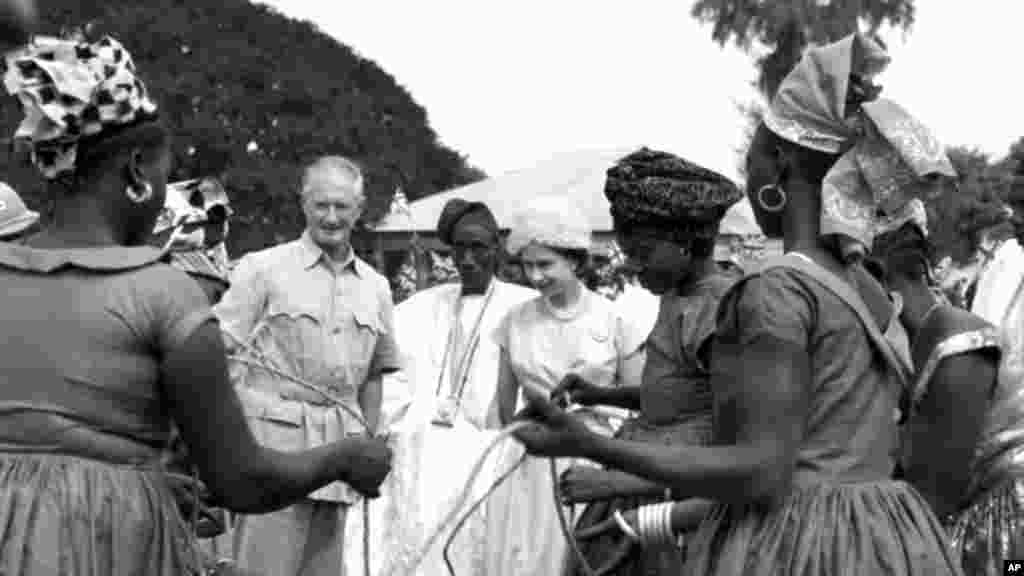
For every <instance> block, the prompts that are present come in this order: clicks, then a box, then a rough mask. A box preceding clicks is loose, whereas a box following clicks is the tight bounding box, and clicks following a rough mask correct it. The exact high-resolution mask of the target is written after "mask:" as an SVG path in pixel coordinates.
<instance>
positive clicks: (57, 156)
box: [0, 38, 390, 576]
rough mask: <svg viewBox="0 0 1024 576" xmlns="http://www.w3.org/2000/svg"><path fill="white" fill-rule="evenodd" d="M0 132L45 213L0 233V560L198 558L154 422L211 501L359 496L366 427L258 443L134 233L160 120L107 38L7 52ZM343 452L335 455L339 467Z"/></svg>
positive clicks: (51, 563) (51, 565) (155, 567)
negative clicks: (0, 298) (12, 236)
mask: <svg viewBox="0 0 1024 576" xmlns="http://www.w3.org/2000/svg"><path fill="white" fill-rule="evenodd" d="M4 85H5V87H6V89H7V91H8V92H9V93H10V94H12V95H14V96H16V97H17V98H18V100H19V101H20V103H21V105H22V109H23V111H24V113H25V119H24V120H23V121H22V123H21V125H20V126H19V127H18V130H17V133H16V137H18V138H24V139H27V140H28V141H29V142H30V143H31V146H32V159H33V161H34V163H35V165H36V167H37V168H38V169H39V171H40V173H41V174H42V176H43V177H44V178H46V179H47V180H50V181H51V182H52V184H53V189H54V191H55V192H57V194H58V196H57V197H56V198H55V200H56V202H55V207H54V219H53V224H52V225H51V226H49V227H47V228H45V229H44V230H43V231H42V232H40V233H39V234H37V235H35V236H33V237H32V238H29V239H28V240H27V241H26V243H25V245H13V244H0V284H3V286H4V305H3V306H0V330H2V331H3V337H2V340H3V342H4V345H3V346H0V353H2V354H3V357H2V358H0V384H2V385H0V573H3V574H20V575H22V576H44V575H45V576H54V575H60V576H72V575H74V576H101V575H103V576H109V575H113V576H142V575H146V576H171V575H175V576H177V575H181V574H198V573H199V572H200V570H201V568H200V566H199V565H198V564H199V560H198V559H197V557H196V555H195V554H194V552H195V548H194V546H192V542H193V539H192V536H191V535H190V534H189V533H188V531H187V529H186V525H185V523H184V521H183V519H182V518H181V515H180V513H179V511H178V508H177V506H176V502H175V500H174V496H173V492H172V489H171V481H170V479H169V475H168V473H167V471H166V470H165V469H164V466H163V460H164V459H163V456H164V452H165V450H166V448H167V446H168V443H169V436H170V429H171V422H172V419H173V421H174V422H176V423H178V424H180V427H181V432H182V436H183V437H184V439H185V441H186V443H187V444H188V448H189V450H190V453H191V455H192V456H193V457H194V460H195V463H196V464H197V466H198V468H199V471H200V474H201V477H202V479H203V480H204V481H205V482H206V484H207V485H208V486H209V487H210V490H211V492H212V494H213V496H214V497H215V498H216V499H217V500H218V502H220V503H222V504H223V505H225V506H227V507H229V508H231V509H233V510H236V511H239V512H248V513H259V512H261V511H265V510H273V509H277V508H280V507H282V506H286V505H288V504H289V503H290V502H292V501H295V500H297V499H299V498H301V497H304V496H305V495H306V494H308V493H309V492H311V491H312V490H315V489H317V488H319V487H321V486H324V485H326V484H328V483H330V482H332V481H336V480H343V481H345V482H347V483H349V484H350V485H355V486H358V487H359V489H360V490H362V491H364V492H366V493H368V494H370V495H375V494H376V492H377V487H378V486H379V484H380V482H381V481H382V480H383V478H384V475H385V474H386V472H387V469H388V465H389V462H388V461H389V458H390V456H389V453H388V451H387V448H386V446H385V445H384V444H383V443H382V442H381V441H377V440H373V441H366V440H351V441H346V442H345V443H338V444H334V445H330V446H324V447H322V448H320V449H317V450H311V451H306V452H301V453H294V454H287V453H281V452H277V451H273V450H267V449H264V448H262V447H261V446H259V444H258V443H257V442H256V441H255V439H254V438H253V436H252V433H251V432H250V431H249V427H248V425H247V423H246V421H245V417H244V415H243V413H242V409H241V406H240V405H239V401H238V398H237V396H236V394H235V392H234V390H233V388H232V386H231V384H230V381H229V379H228V373H227V366H226V358H225V354H224V348H223V341H222V336H221V334H220V330H219V329H218V327H217V324H216V323H215V321H214V320H213V316H212V313H211V311H210V306H209V302H208V300H207V298H206V295H205V294H203V292H202V290H200V288H199V286H198V285H197V284H196V283H195V282H193V281H192V280H190V279H189V278H188V276H186V275H185V274H183V273H182V272H181V271H179V270H175V269H174V268H172V267H170V266H168V265H166V264H163V263H161V262H160V260H161V258H162V256H163V253H162V252H161V251H160V250H156V249H153V248H152V247H149V246H144V244H145V242H146V241H147V240H148V238H149V236H150V234H151V232H152V230H153V226H154V224H155V223H156V219H157V215H158V214H159V212H160V210H161V208H162V206H163V203H164V197H165V193H166V181H167V174H168V172H169V170H170V162H171V154H170V147H169V140H170V135H169V133H168V131H167V129H166V128H164V127H163V125H162V124H161V122H160V118H159V115H158V114H157V107H156V105H155V104H154V103H153V101H152V100H151V99H150V98H149V95H148V93H147V91H146V87H145V84H144V83H143V82H142V80H141V79H140V78H139V77H138V76H137V75H136V73H135V66H134V64H133V62H132V58H131V55H130V54H129V53H128V51H127V50H125V49H124V47H123V46H121V45H120V44H119V43H118V42H117V41H116V40H114V39H112V38H104V39H102V40H100V41H99V42H96V43H85V42H74V41H63V40H47V41H38V42H35V43H33V44H31V45H29V46H28V47H26V48H24V49H23V50H19V51H18V52H16V53H13V54H11V55H10V56H9V57H8V62H7V67H6V73H5V75H4ZM345 462H348V464H344V463H345Z"/></svg>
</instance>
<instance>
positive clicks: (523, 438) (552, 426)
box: [515, 397, 591, 458]
mask: <svg viewBox="0 0 1024 576" xmlns="http://www.w3.org/2000/svg"><path fill="white" fill-rule="evenodd" d="M515 419H516V420H517V421H524V420H525V421H528V422H529V424H528V425H527V426H526V427H525V428H522V429H520V430H518V431H517V432H516V433H515V437H516V439H517V440H519V441H520V442H521V443H522V444H523V446H525V447H526V451H527V453H529V454H530V455H532V456H543V457H549V458H563V457H573V456H580V455H581V454H580V453H581V452H582V446H583V444H584V442H585V441H586V439H587V438H588V437H589V436H590V435H591V432H590V430H589V429H588V428H587V427H586V425H585V424H584V423H583V422H582V421H581V420H580V419H579V418H577V417H575V416H573V415H571V414H568V413H566V412H565V411H564V410H562V409H560V408H557V407H556V406H554V405H553V404H552V403H551V402H550V401H548V400H545V399H542V398H537V397H533V398H530V400H529V404H528V405H527V407H526V408H525V409H523V410H522V411H521V412H519V413H518V414H516V417H515Z"/></svg>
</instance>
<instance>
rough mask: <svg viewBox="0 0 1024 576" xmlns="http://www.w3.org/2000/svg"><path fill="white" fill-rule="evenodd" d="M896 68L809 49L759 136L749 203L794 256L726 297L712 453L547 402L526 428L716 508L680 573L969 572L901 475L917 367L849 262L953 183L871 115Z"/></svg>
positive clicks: (936, 162)
mask: <svg viewBox="0 0 1024 576" xmlns="http://www.w3.org/2000/svg"><path fill="white" fill-rule="evenodd" d="M887 60H888V58H887V57H886V56H885V54H884V53H883V52H882V51H881V49H880V48H879V47H878V46H877V45H876V44H875V43H873V42H871V41H870V40H869V39H867V38H864V37H862V36H859V35H852V36H849V37H847V38H845V39H843V40H842V41H840V42H837V43H835V44H830V45H826V46H821V47H816V48H811V49H810V50H808V51H807V53H806V54H805V55H804V57H803V59H802V60H801V62H800V63H799V64H798V65H797V67H796V68H795V69H794V70H793V72H791V73H790V74H789V76H787V78H786V79H785V81H784V82H783V84H782V86H781V88H780V90H779V93H778V95H777V96H776V97H775V99H774V100H773V102H772V105H771V109H770V111H769V112H768V113H767V114H766V116H765V125H764V126H762V127H760V128H759V130H758V132H757V135H756V136H755V138H754V141H753V143H752V145H751V149H750V151H749V152H748V156H747V175H748V179H747V193H748V197H750V199H751V203H752V204H753V207H754V210H755V213H756V215H757V217H758V221H759V223H760V224H761V227H762V229H764V231H765V233H766V234H768V235H769V236H774V237H780V236H781V237H782V238H783V240H784V243H785V248H786V250H787V251H788V252H789V253H788V254H786V255H784V256H781V257H780V258H779V259H777V260H771V261H768V262H766V263H765V265H764V266H763V267H762V269H761V270H759V271H758V272H756V273H753V274H750V275H748V276H746V277H745V278H744V279H742V280H741V281H739V282H738V283H737V284H736V285H734V286H733V288H732V289H730V291H729V293H728V294H726V295H725V296H724V298H723V299H722V303H721V306H720V309H719V316H718V322H717V330H716V335H715V340H714V344H713V345H712V347H711V360H710V364H711V375H712V381H711V389H712V391H713V395H714V404H715V418H714V437H715V438H714V442H713V443H712V445H711V446H708V447H700V446H698V447H694V446H686V445H676V446H671V447H663V446H656V445H653V444H646V443H635V442H626V441H622V440H609V439H605V438H601V437H598V436H596V435H593V434H590V433H589V432H588V431H586V429H585V428H583V427H582V426H581V425H580V424H579V423H578V422H577V421H576V420H575V419H574V418H573V417H571V416H568V415H566V414H565V413H564V412H561V411H560V410H558V409H556V408H555V407H554V406H552V405H551V404H550V403H543V402H537V403H535V404H534V405H533V406H532V407H531V411H530V412H529V413H528V414H527V415H530V416H532V417H533V418H534V419H535V421H537V422H538V424H536V425H535V426H533V427H530V428H527V429H525V430H523V431H522V432H520V438H521V440H522V441H523V442H525V443H526V444H527V446H528V449H529V450H530V451H531V452H533V453H536V454H546V455H555V456H561V455H572V456H583V457H587V458H590V459H593V460H596V461H598V462H601V463H602V464H605V465H608V466H613V467H616V468H620V469H622V470H625V471H629V472H631V473H634V474H638V475H641V476H644V477H647V478H649V479H652V480H656V481H658V482H662V483H664V484H666V485H669V486H672V488H673V492H674V493H676V492H678V493H680V494H687V495H690V496H697V497H703V498H707V499H710V500H714V501H715V502H716V504H715V505H714V508H713V509H712V511H711V513H710V514H709V515H708V517H707V518H706V519H705V520H704V522H703V523H702V524H701V527H700V529H699V530H698V532H697V534H696V536H695V537H694V538H693V539H692V540H691V541H690V542H689V545H688V549H687V566H686V571H685V573H694V574H710V575H716V576H740V575H748V576H749V575H753V576H758V575H769V574H771V575H783V574H873V575H875V574H877V575H901V576H903V575H915V576H925V575H930V576H935V575H951V574H961V570H960V567H959V562H958V559H957V558H956V557H955V556H954V555H953V554H952V552H951V551H950V550H949V548H948V545H947V544H946V542H945V540H946V536H945V533H944V531H943V529H942V526H941V525H940V524H939V522H938V520H937V519H936V518H935V515H934V513H933V512H932V511H931V509H930V508H929V506H928V503H927V502H926V501H925V500H924V499H923V498H922V497H921V496H920V495H919V494H918V493H917V492H916V491H914V490H913V489H912V488H911V487H910V486H908V485H906V484H904V483H902V482H898V481H894V480H892V479H891V475H892V472H893V468H894V465H895V462H894V455H895V453H896V450H897V445H896V441H897V438H898V434H897V424H896V422H895V419H894V414H895V413H896V410H897V407H898V402H899V398H900V396H901V394H902V392H903V389H904V382H905V378H906V373H907V366H906V363H905V362H904V361H903V360H901V359H900V357H899V354H898V353H897V352H896V351H895V350H894V347H893V345H892V344H891V343H890V342H889V340H888V339H887V338H886V337H885V335H883V329H882V326H888V325H890V324H891V323H893V322H892V320H893V316H894V313H893V311H894V309H893V306H892V305H891V303H890V301H889V299H888V295H887V293H886V292H885V290H884V289H882V287H881V286H879V285H878V283H877V282H876V281H875V280H874V279H873V278H872V277H871V276H870V275H869V274H868V273H867V272H865V271H864V270H863V268H862V267H861V266H860V265H859V264H857V263H856V260H857V258H856V257H857V255H858V253H863V248H862V247H860V248H859V247H858V244H861V243H863V242H865V241H866V242H868V243H870V240H871V235H872V232H873V229H874V222H873V219H874V216H875V214H877V213H878V212H879V211H882V212H887V213H891V214H895V213H897V212H899V211H901V210H902V209H903V208H905V206H904V203H903V202H902V201H901V200H902V198H904V197H905V196H906V195H908V194H911V193H912V192H913V191H914V189H915V188H917V187H919V185H921V184H924V182H925V179H924V178H922V175H923V174H928V173H934V172H936V171H937V172H939V173H947V172H949V171H950V170H949V163H948V160H946V159H945V157H944V156H942V155H941V147H940V146H935V145H934V140H932V139H930V138H928V137H927V132H925V131H924V130H923V129H922V128H921V127H920V126H919V125H918V124H917V123H915V122H913V121H912V119H911V118H910V117H909V115H907V114H906V113H905V112H903V111H902V109H899V108H898V107H897V106H896V105H895V104H892V103H889V102H881V101H879V102H865V101H866V100H870V99H871V98H873V97H875V96H877V90H876V89H875V88H874V86H873V85H872V84H871V82H870V76H871V75H872V74H873V73H875V72H877V71H879V70H880V68H881V67H882V66H883V65H884V64H885V62H886V61H887ZM936 151H938V153H936ZM840 152H845V153H844V154H842V156H840V155H839V153H840ZM864 184H866V185H867V187H865V186H863V185H864ZM837 236H838V237H839V238H837ZM861 246H863V245H862V244H861ZM897 324H898V323H897ZM541 422H542V423H543V424H541Z"/></svg>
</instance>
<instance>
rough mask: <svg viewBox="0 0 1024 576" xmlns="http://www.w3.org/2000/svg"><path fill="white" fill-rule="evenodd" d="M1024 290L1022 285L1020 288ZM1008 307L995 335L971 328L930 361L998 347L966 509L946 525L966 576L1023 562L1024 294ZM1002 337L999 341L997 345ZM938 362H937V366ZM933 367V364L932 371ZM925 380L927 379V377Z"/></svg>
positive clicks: (996, 572) (990, 572)
mask: <svg viewBox="0 0 1024 576" xmlns="http://www.w3.org/2000/svg"><path fill="white" fill-rule="evenodd" d="M1019 286H1020V287H1021V288H1024V282H1021V283H1020V285H1019ZM1021 288H1019V289H1018V290H1017V293H1016V295H1015V296H1014V297H1013V299H1012V300H1011V301H1010V302H1009V306H1008V308H1007V309H1006V312H1005V319H1004V320H1003V322H1002V326H1001V328H1000V329H999V331H998V334H997V335H993V333H992V329H991V327H989V326H987V325H985V326H982V327H977V326H968V327H965V328H968V329H966V330H964V331H962V332H960V333H957V334H954V335H952V336H950V337H949V338H947V339H946V340H944V341H943V342H941V343H940V344H939V345H938V346H936V347H935V351H934V352H932V354H931V356H932V358H941V357H942V356H945V355H948V354H951V353H956V351H957V350H960V351H963V350H967V349H977V348H982V347H991V346H994V345H996V344H999V345H1000V346H1001V349H1002V355H1001V357H1000V363H999V376H998V379H997V382H996V387H995V390H994V392H993V395H992V400H991V405H990V406H989V409H988V413H987V414H986V418H985V424H984V427H983V428H982V433H981V439H980V440H979V443H978V447H977V449H976V451H975V455H974V460H973V462H972V464H971V478H970V482H969V485H968V489H967V494H966V495H965V499H964V508H963V509H961V510H960V511H959V512H958V513H957V514H955V515H954V516H953V518H951V519H950V522H949V524H948V526H947V527H948V529H949V533H950V536H951V541H952V546H953V551H954V552H955V553H956V554H957V556H958V557H959V558H960V560H961V562H962V563H963V567H964V572H966V573H967V574H971V575H974V574H978V575H981V576H991V575H996V576H998V575H1001V574H1003V573H1004V572H1003V561H1004V560H1020V559H1021V558H1024V289H1021ZM996 337H998V339H996ZM935 362H937V360H935ZM931 364H932V361H929V365H931ZM922 376H925V375H924V374H923V375H922Z"/></svg>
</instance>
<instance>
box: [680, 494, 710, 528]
mask: <svg viewBox="0 0 1024 576" xmlns="http://www.w3.org/2000/svg"><path fill="white" fill-rule="evenodd" d="M714 506H715V503H714V502H712V501H710V500H703V499H700V498H691V499H689V500H682V501H679V502H676V503H675V504H674V505H673V506H672V531H673V532H674V533H676V534H678V533H680V532H688V531H690V530H695V529H697V527H698V526H700V523H701V521H703V520H704V518H705V517H707V515H708V513H709V512H711V509H712V508H714Z"/></svg>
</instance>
